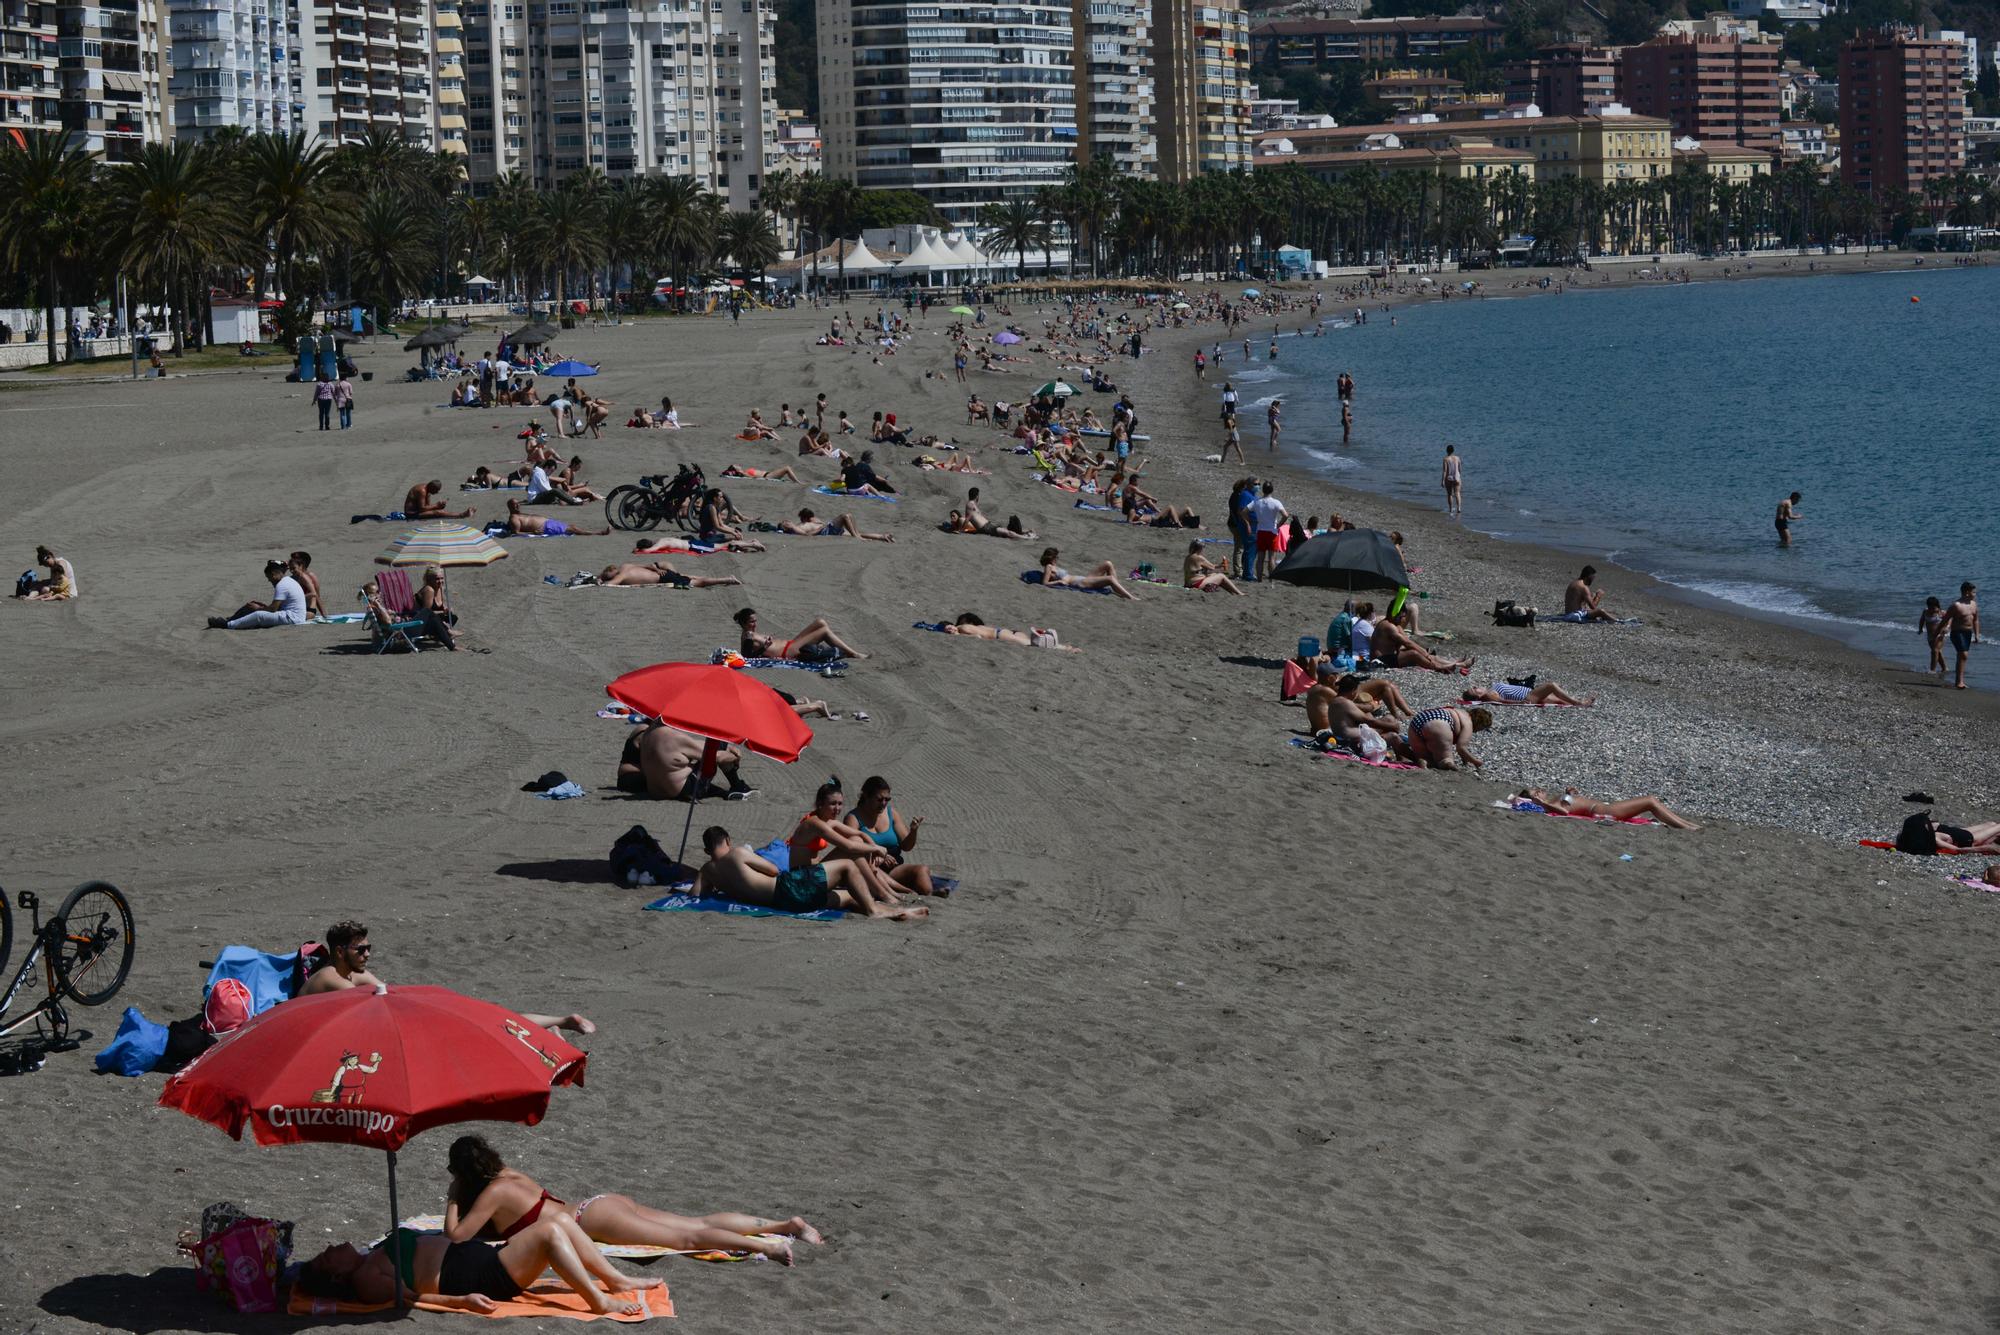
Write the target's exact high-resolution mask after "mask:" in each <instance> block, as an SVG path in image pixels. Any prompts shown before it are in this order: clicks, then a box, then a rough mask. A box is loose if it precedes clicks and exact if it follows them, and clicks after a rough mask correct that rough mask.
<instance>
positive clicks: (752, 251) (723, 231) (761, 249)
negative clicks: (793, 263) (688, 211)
mask: <svg viewBox="0 0 2000 1335" xmlns="http://www.w3.org/2000/svg"><path fill="white" fill-rule="evenodd" d="M715 245H716V249H717V251H718V252H720V253H723V254H726V255H728V256H729V257H730V258H731V259H732V260H734V261H735V262H736V263H735V268H736V271H737V272H738V273H740V274H742V275H743V276H744V277H745V278H749V277H751V276H752V275H761V274H762V273H763V272H764V270H766V269H768V268H770V267H771V266H772V265H773V264H776V263H777V262H778V255H779V253H780V251H781V250H782V247H780V246H779V244H778V229H777V228H775V227H773V226H772V225H771V215H770V214H768V213H766V212H764V210H762V209H752V210H748V211H742V210H739V211H735V212H732V213H729V214H726V215H724V217H723V219H722V225H721V226H720V227H719V228H717V229H716V237H715Z"/></svg>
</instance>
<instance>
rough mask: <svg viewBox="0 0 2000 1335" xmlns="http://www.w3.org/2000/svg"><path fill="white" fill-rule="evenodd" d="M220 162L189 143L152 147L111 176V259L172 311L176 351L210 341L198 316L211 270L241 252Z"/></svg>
mask: <svg viewBox="0 0 2000 1335" xmlns="http://www.w3.org/2000/svg"><path fill="white" fill-rule="evenodd" d="M220 167H221V156H220V155H219V154H218V153H216V152H215V151H214V150H212V149H210V148H209V147H208V146H207V145H197V144H194V143H191V142H189V141H187V140H178V141H176V142H174V143H171V144H147V145H146V146H145V147H144V148H142V149H141V150H140V151H139V156H138V157H137V158H136V159H135V160H133V161H132V162H129V163H126V164H123V165H121V166H117V167H113V168H111V169H110V170H109V171H108V172H107V173H106V180H105V188H106V191H107V194H108V197H109V201H110V205H111V207H110V209H109V211H108V219H107V221H109V222H111V223H112V225H113V227H114V228H115V238H114V240H113V246H114V254H115V258H116V261H117V263H118V265H119V266H120V267H121V268H123V269H126V270H128V271H129V272H130V273H131V274H132V277H133V280H134V282H135V284H136V285H137V286H138V287H139V288H141V289H145V290H149V291H151V292H152V293H154V294H156V295H157V296H158V297H159V300H160V303H161V305H163V306H164V307H166V308H168V309H170V310H171V311H172V312H173V321H174V333H175V338H174V350H175V354H176V355H179V354H180V352H181V351H183V350H184V349H185V348H186V347H187V346H188V344H189V342H190V338H189V334H190V330H192V331H193V333H194V338H193V340H192V341H193V342H194V345H195V346H197V347H199V346H200V345H201V343H202V342H203V341H205V340H203V339H202V337H201V335H202V333H204V332H205V331H203V330H202V329H201V328H200V321H199V320H198V319H191V318H190V317H193V316H196V315H198V313H199V312H200V310H201V309H202V305H203V303H202V301H201V300H200V294H201V292H202V289H204V288H206V287H207V286H208V271H209V268H210V266H211V265H213V264H215V263H216V262H217V261H218V260H219V259H221V258H223V257H225V256H227V255H231V254H241V253H242V250H243V244H242V243H243V240H244V237H243V231H242V228H241V226H240V225H239V222H238V217H239V215H238V211H237V210H236V208H235V207H234V205H233V203H232V201H231V200H230V199H229V197H228V193H227V189H226V187H227V184H228V183H227V182H226V181H225V180H224V179H223V177H222V175H221V171H220Z"/></svg>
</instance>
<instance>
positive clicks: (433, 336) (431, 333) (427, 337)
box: [403, 329, 444, 352]
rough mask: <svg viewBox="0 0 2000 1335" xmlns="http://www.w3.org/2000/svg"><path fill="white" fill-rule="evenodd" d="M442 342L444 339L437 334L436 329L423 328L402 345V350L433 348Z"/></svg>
mask: <svg viewBox="0 0 2000 1335" xmlns="http://www.w3.org/2000/svg"><path fill="white" fill-rule="evenodd" d="M443 342H444V339H443V338H442V337H440V336H439V334H438V331H437V330H435V329H426V330H423V331H422V332H421V333H419V334H417V335H416V336H415V337H414V338H412V339H411V340H410V341H409V342H408V343H405V344H404V345H403V351H404V352H415V351H417V350H418V349H419V348H434V347H436V346H438V345H439V344H440V343H443Z"/></svg>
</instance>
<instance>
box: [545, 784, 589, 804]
mask: <svg viewBox="0 0 2000 1335" xmlns="http://www.w3.org/2000/svg"><path fill="white" fill-rule="evenodd" d="M535 796H536V797H546V798H548V799H549V800H550V801H551V802H560V801H562V800H563V799H565V798H570V797H582V796H583V789H582V788H580V787H578V786H577V783H576V780H574V779H564V780H563V781H562V782H561V783H559V784H557V785H556V786H555V787H553V788H550V789H547V790H546V791H544V792H539V793H536V794H535Z"/></svg>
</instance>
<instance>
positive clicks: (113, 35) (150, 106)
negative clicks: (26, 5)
mask: <svg viewBox="0 0 2000 1335" xmlns="http://www.w3.org/2000/svg"><path fill="white" fill-rule="evenodd" d="M164 17H165V15H164V13H163V10H162V6H161V0H95V2H94V3H92V4H89V5H80V4H65V5H62V6H60V7H59V8H58V9H57V11H56V55H57V59H56V82H57V96H58V99H59V103H58V115H59V117H60V119H61V121H62V128H63V129H64V130H67V131H68V132H69V134H70V136H71V142H72V143H73V144H74V145H75V146H76V147H78V148H83V149H87V150H89V151H90V152H93V153H97V154H100V155H101V156H102V157H103V158H104V160H105V161H107V162H129V161H131V160H132V159H133V158H135V157H137V156H138V154H139V149H140V147H141V145H144V144H148V143H162V142H164V141H165V140H166V139H167V137H168V136H167V89H166V78H167V71H166V50H167V47H166V24H165V22H164Z"/></svg>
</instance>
